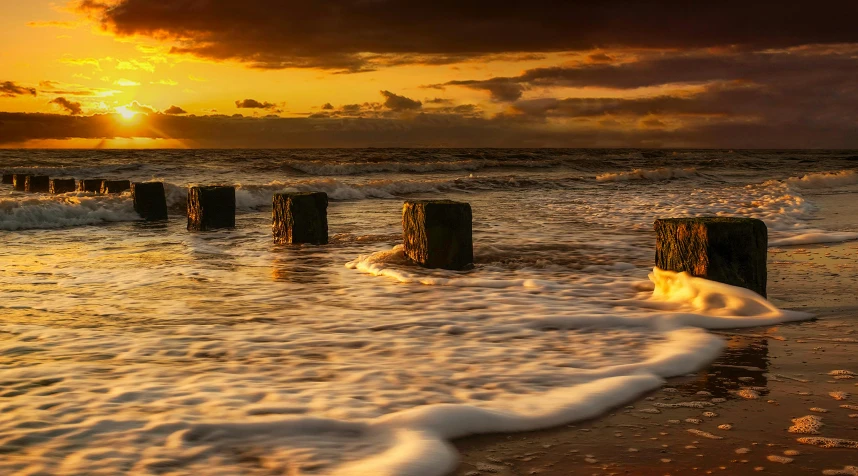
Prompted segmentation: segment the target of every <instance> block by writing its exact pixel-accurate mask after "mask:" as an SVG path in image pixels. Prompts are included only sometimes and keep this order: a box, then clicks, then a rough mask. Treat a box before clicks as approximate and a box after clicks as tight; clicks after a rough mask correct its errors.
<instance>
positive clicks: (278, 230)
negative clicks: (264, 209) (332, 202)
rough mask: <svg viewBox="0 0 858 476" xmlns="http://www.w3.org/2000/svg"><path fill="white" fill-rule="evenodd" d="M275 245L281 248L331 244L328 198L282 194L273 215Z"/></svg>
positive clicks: (276, 198)
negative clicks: (303, 244)
mask: <svg viewBox="0 0 858 476" xmlns="http://www.w3.org/2000/svg"><path fill="white" fill-rule="evenodd" d="M272 221H273V225H272V229H273V231H274V242H275V243H281V244H288V243H292V244H298V243H306V244H313V245H324V244H327V243H328V194H327V193H325V192H305V193H278V194H275V195H274V203H273V211H272Z"/></svg>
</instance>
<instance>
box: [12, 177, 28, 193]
mask: <svg viewBox="0 0 858 476" xmlns="http://www.w3.org/2000/svg"><path fill="white" fill-rule="evenodd" d="M30 175H31V174H13V175H12V186H13V187H14V188H15V190H17V191H19V192H23V191H24V190H26V186H27V177H29V176H30Z"/></svg>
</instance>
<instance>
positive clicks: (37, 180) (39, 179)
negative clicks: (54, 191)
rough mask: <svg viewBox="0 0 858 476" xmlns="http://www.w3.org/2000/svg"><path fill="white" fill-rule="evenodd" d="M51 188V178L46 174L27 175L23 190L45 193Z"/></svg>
mask: <svg viewBox="0 0 858 476" xmlns="http://www.w3.org/2000/svg"><path fill="white" fill-rule="evenodd" d="M50 189H51V178H50V177H48V176H47V175H28V176H27V179H26V181H25V183H24V190H25V191H27V192H31V193H47V192H48V191H49V190H50Z"/></svg>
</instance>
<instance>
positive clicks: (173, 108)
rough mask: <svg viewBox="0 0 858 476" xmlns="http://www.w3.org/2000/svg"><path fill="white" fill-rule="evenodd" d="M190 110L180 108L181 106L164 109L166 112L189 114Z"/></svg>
mask: <svg viewBox="0 0 858 476" xmlns="http://www.w3.org/2000/svg"><path fill="white" fill-rule="evenodd" d="M187 113H188V111H186V110H184V109H182V108H180V107H179V106H170V107H168V108H167V109H165V110H164V114H187Z"/></svg>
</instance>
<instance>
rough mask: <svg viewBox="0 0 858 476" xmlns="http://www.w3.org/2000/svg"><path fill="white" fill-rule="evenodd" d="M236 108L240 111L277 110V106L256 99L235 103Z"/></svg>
mask: <svg viewBox="0 0 858 476" xmlns="http://www.w3.org/2000/svg"><path fill="white" fill-rule="evenodd" d="M235 107H237V108H239V109H275V108H277V104H274V103H271V102H268V101H263V102H259V101H257V100H256V99H242V100H240V101H235Z"/></svg>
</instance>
